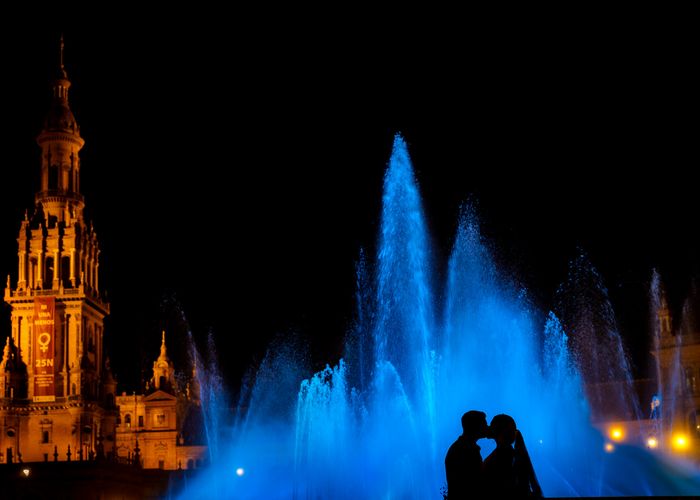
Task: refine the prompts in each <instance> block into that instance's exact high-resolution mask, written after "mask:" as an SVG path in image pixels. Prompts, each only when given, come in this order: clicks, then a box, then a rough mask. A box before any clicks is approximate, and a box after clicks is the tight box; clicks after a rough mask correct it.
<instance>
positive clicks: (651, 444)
mask: <svg viewBox="0 0 700 500" xmlns="http://www.w3.org/2000/svg"><path fill="white" fill-rule="evenodd" d="M647 446H648V447H649V448H656V447H657V446H659V442H658V441H657V440H656V438H655V437H654V436H652V437H650V438H649V439H647Z"/></svg>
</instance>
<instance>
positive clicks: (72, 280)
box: [70, 248, 75, 288]
mask: <svg viewBox="0 0 700 500" xmlns="http://www.w3.org/2000/svg"><path fill="white" fill-rule="evenodd" d="M70 286H71V287H73V288H75V248H71V249H70Z"/></svg>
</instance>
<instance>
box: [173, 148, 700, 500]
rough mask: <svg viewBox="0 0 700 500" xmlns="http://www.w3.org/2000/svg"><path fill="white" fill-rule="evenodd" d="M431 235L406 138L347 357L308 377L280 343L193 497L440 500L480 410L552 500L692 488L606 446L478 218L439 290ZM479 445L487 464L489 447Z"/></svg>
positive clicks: (566, 347)
mask: <svg viewBox="0 0 700 500" xmlns="http://www.w3.org/2000/svg"><path fill="white" fill-rule="evenodd" d="M429 241H430V240H429V237H428V233H427V229H426V224H425V217H424V214H423V209H422V205H421V200H420V195H419V191H418V186H417V183H416V179H415V176H414V174H413V169H412V166H411V162H410V158H409V156H408V152H407V148H406V144H405V142H404V140H403V139H402V138H401V137H400V136H397V137H396V138H395V141H394V148H393V152H392V155H391V159H390V161H389V165H388V168H387V172H386V175H385V178H384V196H383V208H382V215H381V229H380V235H379V245H378V254H377V257H376V260H375V261H371V262H365V259H364V257H363V258H362V259H361V261H360V264H359V265H358V280H357V282H358V292H357V300H358V311H359V312H358V318H357V321H356V323H355V324H354V325H353V326H352V327H351V328H350V334H349V335H348V342H347V344H348V345H347V348H346V353H347V355H346V360H340V361H339V362H338V363H337V364H336V365H335V366H327V367H326V369H324V370H322V371H320V372H318V373H316V374H313V375H311V376H309V374H308V372H307V371H306V368H305V366H304V358H305V357H304V355H303V352H301V351H302V348H301V347H300V346H299V344H297V343H294V342H292V343H285V342H284V341H280V342H277V343H276V344H275V345H274V346H273V347H272V348H271V349H270V351H269V353H268V356H267V357H266V358H265V360H264V361H263V363H262V365H261V367H260V369H259V370H258V372H257V374H256V375H255V377H254V379H253V381H252V382H251V383H250V384H248V389H249V390H248V391H245V397H244V398H243V400H242V401H243V403H242V405H241V407H240V408H239V413H238V417H237V418H236V420H235V422H233V423H232V426H231V428H230V429H231V430H230V435H229V436H228V437H227V442H228V445H226V444H224V443H223V442H220V443H219V453H218V456H216V457H212V462H213V463H212V465H211V466H210V468H209V469H208V470H207V471H205V472H204V473H203V474H202V475H201V476H200V477H199V479H198V481H196V482H194V483H191V484H190V485H189V486H188V488H187V490H186V491H185V492H184V497H186V498H211V497H222V498H353V499H355V498H420V499H423V498H440V493H441V489H442V488H444V486H445V480H444V477H445V476H444V462H443V461H444V456H445V452H446V451H447V448H448V447H449V445H450V444H451V442H452V441H454V440H455V439H456V437H457V436H458V435H459V434H460V432H461V429H460V417H461V415H462V413H464V412H465V411H467V410H470V409H480V410H483V411H485V412H487V414H488V416H489V418H490V417H492V416H494V415H495V414H497V413H508V414H510V415H512V416H513V417H514V418H515V420H516V422H517V424H518V427H519V428H520V429H521V430H522V432H523V435H524V437H525V440H526V442H527V445H528V448H529V451H530V455H531V458H532V461H533V463H534V467H535V470H536V471H537V474H538V477H539V479H540V483H541V485H542V488H543V490H544V493H545V495H547V496H577V495H633V494H650V493H663V494H682V493H684V492H687V491H689V488H697V487H698V486H697V485H698V483H697V481H696V479H695V476H694V473H693V472H688V471H684V472H680V471H679V470H678V469H673V470H671V469H668V468H667V467H666V466H662V464H661V463H660V462H659V461H658V460H657V458H655V457H654V456H652V455H650V454H648V453H646V452H645V451H643V450H639V449H636V448H634V447H625V446H619V447H618V448H617V449H616V451H615V452H614V453H606V452H605V451H604V447H603V444H604V440H603V438H602V437H601V435H600V434H599V433H598V432H597V431H596V430H595V429H594V428H593V427H592V426H591V424H590V409H589V405H588V402H587V400H586V397H585V395H584V389H583V384H582V378H581V376H580V374H579V371H578V369H577V360H576V359H575V358H573V357H572V354H571V349H570V347H571V338H570V337H569V336H568V335H567V333H565V330H564V328H563V327H562V324H561V323H560V321H559V319H558V318H557V317H556V316H555V315H554V314H552V313H550V314H549V315H547V316H546V317H545V320H544V326H541V323H542V320H541V315H539V314H538V313H537V312H536V311H534V312H533V311H532V310H531V307H530V305H529V303H528V302H527V299H526V294H525V293H524V292H523V291H522V290H516V289H514V288H513V287H512V286H511V285H510V284H509V283H508V281H506V280H504V279H503V277H502V276H500V275H499V272H498V269H497V268H496V266H495V265H494V263H493V260H492V259H491V256H490V254H489V251H488V250H487V248H486V246H485V245H484V243H483V241H482V237H481V233H480V231H479V226H478V222H477V219H476V217H475V216H474V215H473V214H472V213H471V211H470V210H469V209H465V210H463V211H462V214H461V216H460V221H459V225H458V229H457V234H456V237H455V240H454V245H453V248H452V253H451V256H450V260H449V263H448V272H447V279H446V283H445V285H444V286H440V285H439V284H437V283H436V282H435V276H434V274H433V262H432V253H431V248H430V244H429ZM439 297H440V299H438V298H439ZM273 313H274V312H273ZM606 335H607V333H606ZM608 337H609V335H608ZM604 347H608V348H613V349H618V347H617V346H616V344H615V343H614V342H612V343H606V344H605V345H604ZM616 352H621V351H616ZM480 445H481V446H482V453H483V454H484V456H485V455H486V454H487V453H489V452H490V451H491V449H493V444H492V443H490V442H489V441H487V440H482V441H481V442H480ZM623 471H624V473H623Z"/></svg>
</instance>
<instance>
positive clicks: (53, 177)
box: [49, 165, 58, 189]
mask: <svg viewBox="0 0 700 500" xmlns="http://www.w3.org/2000/svg"><path fill="white" fill-rule="evenodd" d="M49 189H58V165H49Z"/></svg>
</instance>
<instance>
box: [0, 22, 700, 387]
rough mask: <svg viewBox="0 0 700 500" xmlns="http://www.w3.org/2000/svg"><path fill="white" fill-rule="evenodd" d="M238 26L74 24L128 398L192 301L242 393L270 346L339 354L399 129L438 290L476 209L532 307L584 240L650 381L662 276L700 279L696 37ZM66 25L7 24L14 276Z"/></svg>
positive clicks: (86, 157) (191, 317) (87, 187)
mask: <svg viewBox="0 0 700 500" xmlns="http://www.w3.org/2000/svg"><path fill="white" fill-rule="evenodd" d="M245 24H246V22H245V20H238V21H237V22H236V23H233V24H231V25H228V26H212V27H211V29H208V30H202V29H200V30H199V31H197V35H196V36H193V34H192V32H191V31H189V30H185V29H183V28H182V26H176V25H173V26H172V27H158V26H153V25H143V26H136V25H134V26H121V27H120V29H116V28H115V29H111V28H106V27H95V28H92V29H86V28H84V27H82V28H80V29H77V28H75V27H74V26H73V27H69V28H68V29H65V30H64V31H65V39H66V41H65V43H66V52H65V60H66V69H67V71H68V75H69V78H70V80H71V81H72V83H73V87H72V88H71V91H70V102H71V107H72V109H73V112H74V113H75V115H76V118H77V120H78V122H79V124H80V126H81V133H82V136H83V138H84V139H85V141H86V146H85V147H84V149H83V151H82V170H81V172H82V193H83V194H84V196H85V198H86V215H87V217H88V219H90V220H92V221H93V222H94V225H95V228H96V230H97V233H98V237H99V239H100V244H101V248H102V255H101V259H102V260H101V267H100V269H101V273H102V274H101V281H100V282H101V285H102V288H103V289H106V290H107V291H108V294H109V298H110V301H111V304H112V315H111V318H110V319H109V322H108V332H107V336H108V337H107V340H106V341H107V344H108V345H109V346H110V350H111V351H112V361H113V366H114V367H115V369H116V371H117V375H118V377H119V380H120V381H121V382H122V383H123V386H122V388H123V389H125V390H126V389H129V390H130V389H131V388H133V387H134V386H135V384H136V382H137V380H138V378H139V373H138V371H139V367H140V366H144V365H145V366H147V365H148V364H150V363H152V361H153V359H155V357H156V356H157V353H158V345H159V342H160V330H161V329H162V328H163V327H165V328H166V329H167V330H168V331H169V332H172V335H173V336H174V337H175V340H174V342H176V343H178V344H179V345H183V342H181V341H183V340H184V333H183V332H184V327H183V325H182V324H181V323H179V322H178V320H177V311H178V310H180V311H182V312H183V313H184V316H185V317H186V319H187V321H188V323H189V325H190V327H191V330H192V332H193V335H194V337H195V339H196V340H197V342H199V343H200V344H202V345H203V343H204V339H205V338H206V336H207V334H208V333H209V332H210V331H211V332H213V335H214V338H215V340H216V344H217V346H218V352H219V357H220V361H221V362H222V365H223V372H224V374H225V375H226V378H227V380H228V383H229V385H230V386H231V387H232V388H233V389H234V390H235V388H236V386H237V384H238V382H239V380H240V376H241V375H242V374H243V372H244V371H245V370H246V369H247V367H248V366H250V365H251V364H254V363H256V362H257V361H259V360H260V358H261V357H262V355H263V354H264V351H265V348H266V346H267V345H268V343H269V341H270V340H271V339H272V338H273V337H274V336H275V335H278V334H281V335H289V334H290V333H291V332H296V333H298V334H299V335H301V336H302V338H304V339H306V340H307V341H308V342H309V344H310V346H311V364H312V366H313V367H314V368H321V367H322V366H323V365H324V364H325V363H326V362H331V363H335V362H337V360H338V357H339V356H340V355H341V350H342V339H343V335H344V333H345V330H346V329H347V328H348V327H349V325H350V324H351V322H352V319H353V314H354V299H353V296H354V281H355V276H354V265H355V261H356V260H357V257H358V254H359V251H360V249H361V248H365V249H366V251H367V253H368V254H369V255H373V254H374V250H375V248H374V247H375V243H376V234H377V229H378V221H379V213H380V202H381V187H382V177H383V173H384V169H385V167H386V164H387V161H388V159H389V154H390V150H391V144H392V141H393V136H394V134H395V133H397V132H400V133H401V134H403V136H404V137H405V139H406V141H407V143H408V145H409V152H410V154H411V156H412V159H413V163H414V167H415V170H416V176H417V178H418V182H419V184H420V186H421V191H422V194H423V199H424V203H425V208H426V213H427V218H428V222H429V226H430V230H431V232H432V237H433V240H434V244H435V249H436V252H437V258H436V263H437V267H438V268H437V270H436V272H437V273H438V276H440V275H441V273H442V272H443V271H444V263H445V260H446V257H447V254H448V252H449V247H450V245H451V243H452V237H453V234H454V230H455V226H456V222H457V215H458V213H459V207H460V204H462V203H463V202H465V201H467V200H470V199H471V200H475V202H476V204H477V205H478V210H479V213H480V214H481V217H482V225H483V232H484V234H485V235H486V236H487V238H488V239H489V241H490V243H491V245H492V247H493V249H494V254H495V258H496V260H497V261H498V262H499V266H500V268H501V269H502V270H503V274H504V275H505V276H506V277H507V278H508V279H510V280H512V281H513V282H514V283H516V284H517V285H518V286H524V287H526V288H527V289H528V290H529V294H530V296H531V297H532V299H533V301H534V302H535V304H536V305H537V306H538V307H539V308H540V309H541V310H542V311H546V310H548V309H549V308H550V307H552V303H553V299H554V293H555V290H556V288H557V286H558V284H559V283H560V282H562V281H563V280H564V279H565V278H566V270H567V263H568V261H569V260H570V259H571V258H572V257H573V256H574V255H575V252H576V251H577V248H582V249H584V250H585V251H586V252H587V253H588V254H589V256H590V258H591V260H592V262H593V264H594V265H595V266H597V267H598V268H599V270H600V271H601V273H602V275H603V277H604V280H605V283H606V284H607V286H608V288H609V291H610V295H611V299H612V301H613V305H614V308H615V310H616V312H617V314H618V321H619V323H620V329H621V332H622V334H623V335H624V337H625V338H626V339H627V341H628V343H629V346H630V348H631V351H632V354H633V360H634V363H635V367H636V370H637V372H638V373H639V374H643V373H644V371H645V370H646V363H647V355H646V354H645V351H646V349H647V347H648V345H649V332H648V324H647V321H648V314H649V313H648V309H647V292H648V284H649V280H650V276H651V269H652V267H657V268H658V269H659V270H660V272H661V273H662V277H663V278H664V280H665V281H666V283H667V285H668V287H669V289H670V292H671V296H672V298H673V299H674V300H675V301H676V302H677V303H680V302H681V301H682V300H683V298H684V297H685V295H686V294H687V292H688V291H689V287H690V283H691V279H692V278H693V277H694V276H695V275H696V274H697V272H698V270H700V266H699V264H700V252H699V250H700V249H699V248H698V243H699V240H698V236H697V233H698V229H697V226H698V225H697V220H698V217H697V215H698V197H697V181H693V180H691V178H692V177H693V176H694V173H695V172H694V170H695V169H696V168H697V164H698V163H697V158H698V154H697V150H698V148H697V141H698V139H697V138H698V120H697V117H698V116H699V113H698V111H699V109H698V108H699V105H698V93H697V88H699V87H698V81H697V76H696V75H695V69H694V66H695V64H694V63H692V64H691V63H690V62H689V60H688V59H687V57H688V54H687V53H685V52H686V51H684V50H683V48H682V47H684V46H685V44H684V43H683V40H679V39H674V40H669V39H665V40H663V43H661V42H660V41H659V40H652V39H649V40H647V42H640V40H639V39H638V38H635V37H634V36H620V37H609V36H608V37H606V36H604V35H603V34H601V33H599V32H587V33H577V35H576V36H574V35H571V36H568V35H566V30H565V29H562V31H561V32H560V33H556V34H547V35H545V34H542V33H539V34H536V33H529V34H527V35H523V34H518V35H517V36H516V35H515V34H512V33H511V34H509V33H506V32H499V31H489V32H488V34H487V35H486V36H476V35H472V34H465V35H464V36H462V35H461V34H458V33H455V32H447V33H439V34H438V35H435V34H433V33H432V32H431V33H428V32H425V31H422V30H419V29H414V28H413V27H407V28H406V29H404V30H397V32H396V33H393V34H392V35H393V36H391V37H386V38H383V37H382V38H381V39H380V37H379V36H375V35H376V34H377V33H376V32H375V31H378V30H374V31H372V32H371V33H370V32H368V31H367V30H364V29H359V27H358V26H353V27H351V28H341V27H340V26H336V25H328V26H325V27H319V25H313V26H311V25H308V26H306V25H304V26H299V25H294V26H285V25H284V24H282V23H272V22H271V23H267V22H262V21H261V20H258V22H257V23H254V28H255V29H249V30H247V31H245V32H243V30H242V29H240V28H242V27H243V26H244V25H245ZM248 27H249V28H250V26H248ZM200 28H201V26H200ZM60 32H61V29H60V28H56V27H52V28H46V27H41V26H35V27H33V28H31V29H27V30H24V31H22V33H21V34H16V33H15V34H10V33H7V32H3V33H2V34H0V61H2V66H3V78H2V79H1V81H0V89H1V90H2V95H3V120H4V124H3V134H2V139H1V140H2V152H3V156H2V162H3V166H2V168H1V169H0V186H2V191H1V192H2V195H1V196H0V270H1V271H3V275H6V274H7V273H11V274H12V280H13V283H15V281H16V273H17V264H16V262H17V259H16V251H17V248H16V241H15V238H16V236H17V230H18V228H19V223H20V220H21V218H22V216H23V213H24V210H25V209H26V208H30V207H32V206H33V195H34V192H35V191H36V190H37V189H38V184H39V148H38V146H36V143H35V141H34V140H35V137H36V135H37V134H38V132H39V131H40V128H41V124H42V121H43V118H44V115H45V113H46V111H47V107H48V102H49V82H50V78H51V77H52V75H53V71H54V70H55V67H56V64H57V59H58V37H59V34H60ZM3 281H4V280H3ZM176 305H177V306H176ZM8 309H9V308H8V307H5V308H4V310H3V315H2V317H1V318H0V319H1V320H2V326H1V329H0V332H2V335H3V336H4V335H6V334H8V333H9V330H10V324H9V318H8V316H9V315H8ZM173 349H176V348H175V347H174V348H173Z"/></svg>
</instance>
